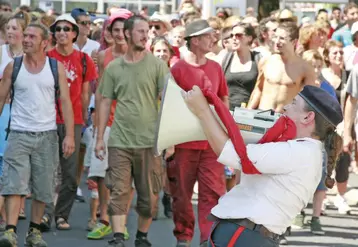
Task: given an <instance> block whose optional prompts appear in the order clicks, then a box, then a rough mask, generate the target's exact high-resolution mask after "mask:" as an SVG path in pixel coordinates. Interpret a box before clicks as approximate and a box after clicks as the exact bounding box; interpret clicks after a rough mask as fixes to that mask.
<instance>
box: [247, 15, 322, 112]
mask: <svg viewBox="0 0 358 247" xmlns="http://www.w3.org/2000/svg"><path fill="white" fill-rule="evenodd" d="M297 39H298V27H297V26H296V24H295V23H293V22H284V23H281V24H280V25H279V27H278V28H277V30H276V32H275V35H274V37H273V55H271V56H269V57H268V58H266V59H263V60H261V61H260V63H259V71H260V72H259V76H258V79H257V82H256V86H255V89H254V91H253V92H252V94H251V98H250V101H249V104H248V108H249V109H257V108H258V109H262V110H270V109H273V110H275V111H276V112H282V111H283V107H284V106H285V105H287V104H288V103H289V102H291V101H292V100H293V98H294V97H295V96H296V95H297V94H298V93H299V92H300V91H301V90H302V88H303V86H305V85H315V77H316V75H315V72H314V69H313V68H312V66H311V65H310V64H308V63H307V62H305V61H304V60H303V59H302V58H300V57H298V56H297V55H296V54H295V49H294V47H295V44H296V41H297Z"/></svg>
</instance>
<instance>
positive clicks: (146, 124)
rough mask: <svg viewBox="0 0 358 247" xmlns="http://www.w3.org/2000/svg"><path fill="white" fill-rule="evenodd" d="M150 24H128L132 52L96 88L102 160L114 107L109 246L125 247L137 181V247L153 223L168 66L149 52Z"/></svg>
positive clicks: (144, 243) (136, 19)
mask: <svg viewBox="0 0 358 247" xmlns="http://www.w3.org/2000/svg"><path fill="white" fill-rule="evenodd" d="M148 31H149V24H148V22H147V21H146V19H145V18H144V17H142V16H132V17H130V18H129V19H127V20H126V21H125V22H124V37H125V39H126V41H127V45H128V50H127V52H126V54H125V55H124V56H123V57H120V58H117V59H116V60H114V61H113V62H111V63H110V64H109V65H108V66H107V68H106V70H105V71H104V73H103V76H102V82H101V84H100V87H99V88H98V90H99V92H100V94H101V95H102V100H101V101H100V105H99V107H97V109H98V114H99V123H98V124H99V126H98V133H97V142H96V148H95V152H96V156H97V157H98V158H99V159H101V160H104V158H105V155H106V152H107V148H106V145H105V141H104V133H105V129H106V126H107V123H108V117H109V115H110V109H111V104H112V101H113V100H116V102H117V104H116V111H115V115H114V121H113V124H112V127H111V132H110V134H109V140H108V170H107V172H106V176H105V183H106V185H107V187H108V188H109V190H110V193H111V199H110V203H109V206H108V213H109V215H110V216H111V222H112V231H113V232H114V238H113V239H112V240H111V241H109V245H108V246H111V247H124V246H125V244H124V232H125V224H126V218H127V207H128V203H129V197H130V194H131V189H132V187H131V186H132V180H134V183H135V186H136V190H137V193H138V199H137V212H138V215H139V219H138V231H137V234H136V240H135V246H136V247H149V246H151V243H150V242H149V241H148V238H147V234H148V231H149V227H150V225H151V223H152V216H153V215H152V212H153V206H154V205H155V203H156V201H157V198H158V193H159V192H160V190H161V188H162V185H161V170H162V168H161V160H160V158H159V157H154V153H153V147H154V138H155V129H156V124H157V119H158V99H159V96H160V92H161V91H162V89H163V85H164V79H165V76H166V75H167V74H168V73H169V71H168V66H167V65H166V64H165V63H164V62H163V61H161V60H159V59H158V58H156V57H154V56H153V55H152V54H151V53H150V52H148V51H147V50H146V49H145V46H146V42H147V41H148Z"/></svg>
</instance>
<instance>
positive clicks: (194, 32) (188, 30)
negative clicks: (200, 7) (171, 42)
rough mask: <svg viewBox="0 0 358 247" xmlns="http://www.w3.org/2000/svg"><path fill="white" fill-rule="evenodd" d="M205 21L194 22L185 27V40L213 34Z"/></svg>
mask: <svg viewBox="0 0 358 247" xmlns="http://www.w3.org/2000/svg"><path fill="white" fill-rule="evenodd" d="M213 31H214V29H213V28H212V27H210V25H209V23H208V22H207V21H206V20H195V21H193V22H191V23H189V24H188V25H187V26H186V27H185V37H184V38H185V39H187V38H190V37H195V36H199V35H203V34H206V33H211V32H213Z"/></svg>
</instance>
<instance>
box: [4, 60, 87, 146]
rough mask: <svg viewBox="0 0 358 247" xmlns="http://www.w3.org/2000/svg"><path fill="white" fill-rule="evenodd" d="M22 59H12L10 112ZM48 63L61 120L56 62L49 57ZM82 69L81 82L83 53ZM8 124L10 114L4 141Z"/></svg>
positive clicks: (84, 72) (8, 130)
mask: <svg viewBox="0 0 358 247" xmlns="http://www.w3.org/2000/svg"><path fill="white" fill-rule="evenodd" d="M23 59H24V56H21V57H15V58H14V65H13V69H12V75H11V94H10V99H11V101H10V111H11V107H12V102H13V100H14V96H15V88H14V85H15V81H16V79H17V76H18V74H19V72H20V69H21V65H22V61H23ZM49 63H50V68H51V72H52V75H53V78H54V80H55V85H54V87H55V102H56V108H57V112H58V115H59V117H60V119H62V114H61V111H60V102H59V98H60V85H59V76H58V64H57V60H56V59H54V58H52V57H49ZM82 67H83V69H82V80H84V79H85V76H86V72H87V60H86V54H84V53H83V56H82ZM10 122H11V114H10V117H9V122H8V125H7V130H6V132H7V133H6V138H5V140H7V138H8V136H9V133H10Z"/></svg>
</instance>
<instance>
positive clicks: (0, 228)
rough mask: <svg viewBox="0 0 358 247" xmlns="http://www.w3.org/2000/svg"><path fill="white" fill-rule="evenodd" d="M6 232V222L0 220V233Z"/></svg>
mask: <svg viewBox="0 0 358 247" xmlns="http://www.w3.org/2000/svg"><path fill="white" fill-rule="evenodd" d="M5 230H6V221H5V220H3V219H1V220H0V232H4V231H5Z"/></svg>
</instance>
